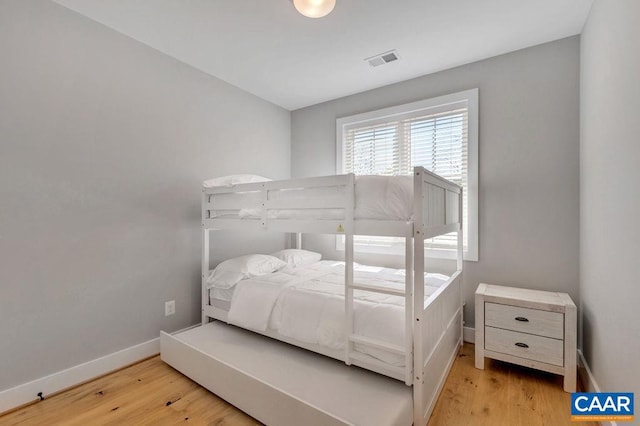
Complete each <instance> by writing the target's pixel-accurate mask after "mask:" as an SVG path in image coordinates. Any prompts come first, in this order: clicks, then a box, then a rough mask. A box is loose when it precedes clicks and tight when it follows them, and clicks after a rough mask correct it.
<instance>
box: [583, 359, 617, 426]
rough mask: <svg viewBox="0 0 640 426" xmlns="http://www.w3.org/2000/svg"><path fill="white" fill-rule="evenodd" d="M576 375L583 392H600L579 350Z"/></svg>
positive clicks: (611, 424) (614, 423)
mask: <svg viewBox="0 0 640 426" xmlns="http://www.w3.org/2000/svg"><path fill="white" fill-rule="evenodd" d="M578 374H579V375H580V380H581V381H582V384H583V386H584V387H585V390H584V391H585V392H600V386H598V382H596V379H595V377H593V373H592V372H591V368H590V367H589V364H587V360H586V359H584V354H583V353H582V350H581V349H578ZM600 424H602V425H609V426H616V425H617V423H616V422H600Z"/></svg>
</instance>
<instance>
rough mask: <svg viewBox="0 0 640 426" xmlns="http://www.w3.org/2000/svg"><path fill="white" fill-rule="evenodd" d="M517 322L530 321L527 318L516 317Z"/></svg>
mask: <svg viewBox="0 0 640 426" xmlns="http://www.w3.org/2000/svg"><path fill="white" fill-rule="evenodd" d="M516 321H520V322H529V320H528V319H527V318H525V317H516Z"/></svg>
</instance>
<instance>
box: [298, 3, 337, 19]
mask: <svg viewBox="0 0 640 426" xmlns="http://www.w3.org/2000/svg"><path fill="white" fill-rule="evenodd" d="M293 5H294V6H295V8H296V10H297V11H298V12H300V13H302V14H303V15H304V16H306V17H308V18H322V17H323V16H327V15H328V14H330V13H331V11H332V10H333V8H334V7H335V5H336V0H293Z"/></svg>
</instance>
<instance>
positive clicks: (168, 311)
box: [164, 300, 176, 317]
mask: <svg viewBox="0 0 640 426" xmlns="http://www.w3.org/2000/svg"><path fill="white" fill-rule="evenodd" d="M175 313H176V301H175V300H169V301H168V302H164V316H165V317H168V316H169V315H173V314H175Z"/></svg>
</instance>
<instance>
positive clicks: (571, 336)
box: [564, 302, 578, 392]
mask: <svg viewBox="0 0 640 426" xmlns="http://www.w3.org/2000/svg"><path fill="white" fill-rule="evenodd" d="M577 316H578V315H577V309H576V306H575V305H574V304H573V302H572V303H571V304H570V305H568V306H566V308H565V312H564V391H565V392H575V391H576V374H577V371H576V370H577V365H576V364H577V362H576V361H577V353H576V344H577V340H578V336H577V325H576V321H577Z"/></svg>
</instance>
